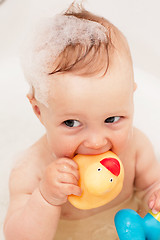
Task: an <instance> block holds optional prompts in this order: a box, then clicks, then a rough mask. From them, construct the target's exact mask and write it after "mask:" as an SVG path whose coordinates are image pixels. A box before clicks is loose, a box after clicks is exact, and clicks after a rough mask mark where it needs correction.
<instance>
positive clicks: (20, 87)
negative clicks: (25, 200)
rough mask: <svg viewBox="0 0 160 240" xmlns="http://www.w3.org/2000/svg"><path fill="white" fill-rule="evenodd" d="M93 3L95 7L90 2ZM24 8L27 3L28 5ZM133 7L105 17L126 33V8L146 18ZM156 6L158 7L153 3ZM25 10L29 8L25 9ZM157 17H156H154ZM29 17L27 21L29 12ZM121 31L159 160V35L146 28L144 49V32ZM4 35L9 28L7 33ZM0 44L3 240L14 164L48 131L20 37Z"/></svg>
mask: <svg viewBox="0 0 160 240" xmlns="http://www.w3.org/2000/svg"><path fill="white" fill-rule="evenodd" d="M153 1H154V0H153ZM14 2H15V5H14V6H13V1H12V6H11V9H12V12H13V9H14V8H13V7H16V6H18V4H22V2H23V1H22V0H21V1H19V0H16V1H14ZM28 2H30V1H28ZM34 2H35V1H34ZM41 2H42V1H41ZM61 2H63V1H61ZM88 2H89V3H91V1H88ZM99 2H101V3H103V4H105V1H102V0H101V1H99ZM145 2H146V1H145ZM158 2H159V1H155V3H156V4H157V7H155V8H156V9H159V8H158V4H159V3H158ZM115 3H117V4H120V3H119V1H118V0H117V1H114V3H113V5H112V4H111V3H110V4H111V6H110V9H112V10H113V9H114V4H115ZM6 4H7V5H6V9H7V7H8V8H9V7H10V5H9V4H11V2H10V1H6ZM16 4H17V5H16ZM25 4H27V3H26V1H25ZM94 4H95V6H96V2H95V1H93V6H92V5H91V4H88V7H90V6H89V5H91V6H92V11H94V10H95V7H94ZM134 4H135V5H134V6H133V5H132V9H131V8H130V6H129V5H128V0H123V1H122V2H121V6H119V8H118V10H119V13H118V10H115V11H113V12H109V11H108V10H106V12H107V11H108V12H107V13H106V17H107V14H108V15H109V19H111V20H112V16H113V22H114V23H115V24H117V25H118V26H119V27H120V28H123V26H124V22H123V19H121V18H120V19H121V21H119V19H118V14H119V15H123V9H124V6H125V7H126V8H127V9H129V10H130V11H129V12H131V10H132V11H133V13H135V12H136V14H137V15H136V17H137V18H138V16H140V15H141V12H139V15H138V12H137V6H136V2H135V3H134ZM138 4H139V7H141V6H142V5H143V1H141V2H139V1H137V5H138ZM151 6H153V4H152V5H151ZM151 6H150V7H151ZM2 7H3V8H4V11H5V2H4V3H3V6H2ZM150 7H149V6H148V8H147V11H149V10H150ZM26 9H27V11H29V10H28V9H29V7H27V6H26ZM120 9H121V11H120ZM151 9H152V8H151ZM1 10H2V9H0V11H1ZM22 10H24V9H23V8H22ZM101 10H102V6H101V9H100V8H98V10H97V11H98V13H100V12H101ZM95 12H96V11H95ZM17 14H18V13H17ZM102 14H103V15H104V10H103V11H102ZM22 15H23V16H24V14H22V13H21V16H20V17H21V18H22ZM144 15H145V12H144ZM153 15H154V17H155V14H154V13H153ZM25 16H26V17H27V16H28V15H27V13H26V15H25ZM2 17H3V16H2V15H0V20H3V18H2ZM137 18H136V19H137ZM144 18H146V19H147V16H144ZM133 19H135V16H134V15H133V16H132V15H131V19H130V21H129V19H128V21H127V25H128V26H129V24H130V26H131V25H132V21H133ZM22 20H23V19H22ZM152 20H153V18H152ZM12 21H13V19H12ZM15 21H16V19H15ZM150 21H151V20H150ZM2 22H4V21H0V27H1V24H2ZM19 22H20V24H22V22H23V23H24V22H25V21H16V24H19ZM13 23H14V22H13ZM6 24H7V23H6ZM141 24H142V23H141ZM152 24H153V22H152ZM15 26H16V25H15ZM157 28H158V25H157ZM2 30H3V29H2ZM21 30H22V26H19V29H17V32H16V34H19V35H18V36H20V31H21ZM122 30H123V32H124V33H125V34H126V36H127V37H128V36H129V43H130V45H131V51H132V53H133V54H132V55H133V60H134V62H135V66H134V74H135V81H136V82H137V85H138V88H137V90H136V92H135V116H134V125H135V126H137V127H138V128H140V129H141V130H142V131H144V132H145V133H146V135H147V136H148V137H149V139H150V140H151V142H152V143H153V146H154V149H155V153H156V156H157V159H158V160H159V161H160V147H159V143H160V133H159V132H158V130H159V125H160V70H159V58H160V53H159V52H156V51H155V49H156V46H155V45H156V43H157V46H159V45H158V44H159V42H160V36H159V35H157V36H156V42H153V40H152V39H147V40H146V41H145V40H144V39H145V34H146V32H145V29H143V31H142V32H141V34H142V36H143V41H144V44H139V42H138V44H137V46H136V44H135V39H136V37H134V33H135V32H136V31H138V32H140V31H139V30H137V29H135V28H133V29H131V28H129V29H127V27H124V28H123V29H122ZM153 30H154V29H153ZM11 31H12V29H11ZM5 33H6V29H4V34H5ZM157 38H158V40H157ZM143 41H142V42H143ZM0 43H1V44H0V52H1V53H2V54H1V56H0V146H1V147H0V161H1V162H0V228H1V233H0V239H4V237H3V233H2V225H3V221H4V216H5V214H6V209H7V205H8V177H9V172H10V170H11V168H12V166H13V165H14V161H15V160H14V159H15V156H16V154H17V153H18V152H20V151H22V150H23V149H25V148H26V147H28V146H29V145H30V144H32V143H34V142H35V141H36V140H37V139H38V138H39V137H40V136H41V135H43V134H44V128H43V127H42V125H41V124H40V123H39V121H38V120H37V119H36V117H35V116H34V114H33V112H32V109H31V106H30V104H29V103H28V100H27V98H26V94H27V91H28V85H27V83H26V82H25V80H24V77H23V74H22V71H21V68H20V65H19V60H18V57H17V49H18V43H19V42H18V43H17V42H16V38H15V37H13V42H12V43H11V44H9V45H7V46H6V45H5V39H4V40H3V38H1V39H0ZM154 43H155V45H154ZM7 44H8V42H7ZM145 45H146V48H145ZM147 51H148V52H147ZM158 51H159V50H158ZM148 55H149V56H150V59H149V60H148V59H147V56H148Z"/></svg>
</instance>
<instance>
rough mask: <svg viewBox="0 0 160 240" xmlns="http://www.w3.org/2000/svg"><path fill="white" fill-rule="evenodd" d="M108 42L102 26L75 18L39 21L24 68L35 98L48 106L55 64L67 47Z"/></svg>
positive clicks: (27, 52) (26, 52)
mask: <svg viewBox="0 0 160 240" xmlns="http://www.w3.org/2000/svg"><path fill="white" fill-rule="evenodd" d="M93 42H94V44H95V45H96V44H99V42H107V30H106V28H105V27H103V26H102V25H101V24H99V23H97V22H94V21H90V20H85V19H79V18H77V17H74V16H66V15H56V16H54V17H49V18H47V19H43V20H41V21H39V23H38V25H36V27H35V28H34V30H32V33H31V34H30V35H29V37H28V40H26V45H25V49H24V51H23V57H22V65H23V69H24V72H25V75H26V78H27V80H28V82H29V84H30V85H31V86H33V88H34V90H35V97H36V99H37V100H39V101H40V102H43V103H44V104H45V105H47V104H46V102H47V96H48V90H49V83H48V78H47V76H48V74H49V73H50V72H51V68H52V66H53V63H54V62H55V60H56V59H57V57H58V56H59V54H60V53H61V52H62V51H63V50H64V49H65V48H66V46H67V45H70V44H76V43H80V44H82V45H89V44H93Z"/></svg>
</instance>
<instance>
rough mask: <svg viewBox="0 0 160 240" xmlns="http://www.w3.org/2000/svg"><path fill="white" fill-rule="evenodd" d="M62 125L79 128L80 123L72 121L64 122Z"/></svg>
mask: <svg viewBox="0 0 160 240" xmlns="http://www.w3.org/2000/svg"><path fill="white" fill-rule="evenodd" d="M64 124H65V125H66V126H67V127H70V128H72V127H79V126H80V122H79V121H78V120H73V119H70V120H66V121H64Z"/></svg>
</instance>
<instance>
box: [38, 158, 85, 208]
mask: <svg viewBox="0 0 160 240" xmlns="http://www.w3.org/2000/svg"><path fill="white" fill-rule="evenodd" d="M78 180H79V171H78V165H77V163H76V162H74V161H73V160H71V159H69V158H61V159H58V160H56V161H54V162H53V163H51V164H50V165H49V166H48V167H47V168H46V170H45V173H44V176H43V179H42V180H41V182H40V186H39V189H40V192H41V194H42V196H43V198H44V199H45V200H46V201H47V202H48V203H50V204H52V205H62V204H63V203H65V202H66V201H67V198H68V195H71V194H73V195H77V196H80V195H81V189H80V187H79V186H78Z"/></svg>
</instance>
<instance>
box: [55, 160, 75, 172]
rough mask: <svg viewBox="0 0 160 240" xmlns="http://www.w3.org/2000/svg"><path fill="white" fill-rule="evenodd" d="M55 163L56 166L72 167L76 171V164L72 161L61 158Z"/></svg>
mask: <svg viewBox="0 0 160 240" xmlns="http://www.w3.org/2000/svg"><path fill="white" fill-rule="evenodd" d="M57 163H58V164H62V165H65V164H68V165H70V166H71V167H73V168H75V169H77V170H78V164H77V163H76V162H75V161H74V160H72V159H70V158H61V159H59V160H58V162H57Z"/></svg>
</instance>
